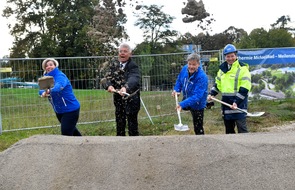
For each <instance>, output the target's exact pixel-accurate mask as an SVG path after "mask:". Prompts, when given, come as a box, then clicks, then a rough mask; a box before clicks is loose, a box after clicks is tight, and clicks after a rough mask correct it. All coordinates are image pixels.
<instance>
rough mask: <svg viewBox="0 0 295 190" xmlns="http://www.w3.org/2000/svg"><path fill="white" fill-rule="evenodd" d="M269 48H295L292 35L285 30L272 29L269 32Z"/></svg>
mask: <svg viewBox="0 0 295 190" xmlns="http://www.w3.org/2000/svg"><path fill="white" fill-rule="evenodd" d="M268 36H269V43H268V45H269V47H293V46H295V43H294V40H293V38H292V34H291V33H289V32H288V31H287V30H285V29H271V30H269V32H268Z"/></svg>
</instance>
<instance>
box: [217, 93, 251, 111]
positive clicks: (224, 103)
mask: <svg viewBox="0 0 295 190" xmlns="http://www.w3.org/2000/svg"><path fill="white" fill-rule="evenodd" d="M211 99H212V100H214V101H216V102H219V103H221V104H223V105H226V106H228V107H230V108H231V106H232V105H230V104H228V103H226V102H224V101H221V100H218V99H217V98H214V97H211ZM237 110H239V111H242V112H244V113H246V114H248V112H247V111H245V110H242V109H241V108H238V107H237Z"/></svg>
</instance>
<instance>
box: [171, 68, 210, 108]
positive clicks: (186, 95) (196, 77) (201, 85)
mask: <svg viewBox="0 0 295 190" xmlns="http://www.w3.org/2000/svg"><path fill="white" fill-rule="evenodd" d="M174 90H175V91H176V92H182V94H183V100H182V101H181V102H180V103H179V105H180V106H181V108H182V109H192V110H202V109H204V108H205V107H206V101H207V95H208V78H207V75H206V73H205V72H204V71H203V69H202V68H201V66H200V67H199V68H198V70H197V71H196V72H195V73H193V74H192V75H191V76H190V77H189V72H188V65H185V66H184V67H183V68H182V70H181V71H180V73H179V75H178V78H177V80H176V84H175V86H174Z"/></svg>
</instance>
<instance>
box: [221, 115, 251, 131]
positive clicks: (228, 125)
mask: <svg viewBox="0 0 295 190" xmlns="http://www.w3.org/2000/svg"><path fill="white" fill-rule="evenodd" d="M223 121H224V125H225V133H226V134H234V133H236V132H235V127H236V126H237V128H238V133H248V129H247V122H246V118H243V119H238V120H225V119H224V120H223Z"/></svg>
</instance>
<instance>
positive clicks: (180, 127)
mask: <svg viewBox="0 0 295 190" xmlns="http://www.w3.org/2000/svg"><path fill="white" fill-rule="evenodd" d="M175 102H176V106H178V98H177V93H175ZM177 115H178V120H179V124H174V129H175V130H176V131H188V130H189V128H188V126H187V125H183V124H182V123H181V117H180V110H179V109H177Z"/></svg>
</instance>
